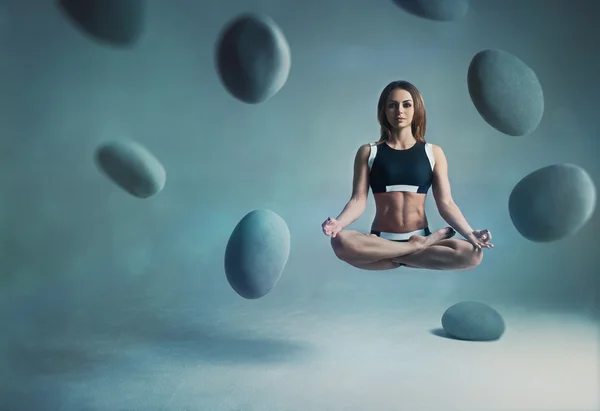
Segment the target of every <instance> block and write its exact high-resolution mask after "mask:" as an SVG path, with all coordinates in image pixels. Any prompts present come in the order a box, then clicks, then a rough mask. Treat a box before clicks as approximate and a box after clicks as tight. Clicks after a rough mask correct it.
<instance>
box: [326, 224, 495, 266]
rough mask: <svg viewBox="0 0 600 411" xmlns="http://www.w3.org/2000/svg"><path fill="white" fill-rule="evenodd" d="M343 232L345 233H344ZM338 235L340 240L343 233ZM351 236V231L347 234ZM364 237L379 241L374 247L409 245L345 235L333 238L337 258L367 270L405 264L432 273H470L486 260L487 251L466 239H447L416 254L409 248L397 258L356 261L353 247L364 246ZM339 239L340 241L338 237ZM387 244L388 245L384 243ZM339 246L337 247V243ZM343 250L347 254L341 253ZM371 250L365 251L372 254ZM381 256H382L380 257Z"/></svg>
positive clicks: (423, 248) (358, 234)
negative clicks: (479, 248)
mask: <svg viewBox="0 0 600 411" xmlns="http://www.w3.org/2000/svg"><path fill="white" fill-rule="evenodd" d="M342 232H343V231H342ZM342 232H340V233H338V237H339V236H340V234H341V233H342ZM347 233H348V232H347ZM357 236H364V237H369V238H373V237H375V239H377V240H378V241H377V242H375V243H373V245H383V244H386V245H388V246H389V245H390V244H388V243H392V244H407V243H398V242H394V241H390V240H385V239H382V238H379V237H377V236H374V235H371V234H362V233H359V232H350V234H349V235H344V237H345V238H344V237H342V238H341V239H340V240H341V241H340V240H338V241H337V242H334V239H332V246H333V248H334V251H335V252H336V255H337V256H338V258H340V259H341V260H343V261H345V262H347V263H348V264H350V265H352V266H354V267H356V268H360V269H363V270H391V269H395V268H398V267H400V266H402V265H404V266H407V267H411V268H422V269H428V270H469V269H472V268H474V267H476V266H478V265H479V264H480V263H481V261H482V259H483V252H482V251H481V250H478V249H476V248H475V247H473V245H472V244H471V243H469V242H468V241H465V240H459V239H454V238H446V239H441V240H437V241H436V242H435V243H433V244H430V245H428V246H425V247H422V248H420V249H417V250H416V251H413V252H408V250H409V249H407V250H404V251H405V253H404V254H402V255H400V254H399V255H397V256H393V257H389V256H386V257H383V258H378V259H377V258H376V259H374V260H373V259H372V260H371V261H365V259H364V258H363V259H362V260H361V259H359V258H356V257H357V256H356V255H354V253H352V250H353V247H352V244H356V245H360V244H361V243H363V242H364V241H362V240H363V239H362V238H361V237H357ZM338 237H336V238H338ZM382 241H383V242H387V243H382ZM336 243H337V244H336ZM348 243H350V244H348ZM340 249H342V250H344V251H345V252H344V251H340ZM392 250H394V248H393V247H389V248H388V249H386V251H387V252H390V251H392ZM368 251H369V250H365V252H368ZM379 256H381V254H379Z"/></svg>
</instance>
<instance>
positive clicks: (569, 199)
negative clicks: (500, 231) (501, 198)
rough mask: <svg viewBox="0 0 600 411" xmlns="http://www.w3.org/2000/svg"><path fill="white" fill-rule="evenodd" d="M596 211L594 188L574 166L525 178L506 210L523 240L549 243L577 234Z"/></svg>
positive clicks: (547, 169)
mask: <svg viewBox="0 0 600 411" xmlns="http://www.w3.org/2000/svg"><path fill="white" fill-rule="evenodd" d="M595 209H596V187H595V185H594V182H593V180H592V178H591V177H590V175H589V174H588V173H587V172H586V171H585V170H583V169H582V168H581V167H579V166H577V165H574V164H556V165H551V166H547V167H543V168H540V169H538V170H536V171H534V172H532V173H531V174H528V175H527V176H525V177H524V178H523V179H522V180H521V181H519V182H518V183H517V184H516V185H515V187H514V188H513V190H512V192H511V194H510V197H509V200H508V210H509V213H510V218H511V220H512V222H513V225H514V226H515V228H516V229H517V231H518V232H519V233H520V234H521V235H522V236H523V237H525V238H527V239H528V240H530V241H534V242H540V243H544V242H551V241H556V240H560V239H563V238H566V237H569V236H572V235H574V234H575V233H577V232H578V231H579V230H580V229H581V228H583V226H584V225H585V224H586V223H587V222H588V221H589V220H590V218H591V217H592V215H593V213H594V210H595Z"/></svg>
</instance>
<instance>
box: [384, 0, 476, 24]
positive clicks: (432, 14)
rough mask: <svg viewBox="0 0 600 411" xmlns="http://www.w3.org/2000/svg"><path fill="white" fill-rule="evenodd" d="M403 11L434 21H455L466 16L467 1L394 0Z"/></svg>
mask: <svg viewBox="0 0 600 411" xmlns="http://www.w3.org/2000/svg"><path fill="white" fill-rule="evenodd" d="M394 3H396V5H398V6H400V8H402V9H404V11H406V12H408V13H410V14H413V15H415V16H418V17H422V18H424V19H428V20H434V21H456V20H460V19H462V18H463V17H465V16H466V15H467V12H468V11H469V0H394Z"/></svg>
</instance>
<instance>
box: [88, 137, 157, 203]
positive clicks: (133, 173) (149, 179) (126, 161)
mask: <svg viewBox="0 0 600 411" xmlns="http://www.w3.org/2000/svg"><path fill="white" fill-rule="evenodd" d="M96 163H97V165H98V167H99V168H100V169H101V170H102V171H103V172H104V173H105V174H106V176H107V177H108V178H110V179H111V180H112V181H113V182H114V183H115V184H117V185H118V186H119V187H121V188H122V189H123V190H125V191H127V192H128V193H129V194H131V195H133V196H135V197H138V198H148V197H152V196H154V195H156V194H158V193H160V192H161V191H162V189H163V188H164V186H165V184H166V181H167V173H166V171H165V168H164V167H163V165H162V164H161V163H160V161H158V159H157V158H156V157H155V156H154V155H153V154H152V153H151V152H150V151H148V149H146V148H145V147H144V146H142V145H141V144H139V143H136V142H134V141H111V142H107V143H104V144H102V145H100V146H99V147H98V148H97V150H96Z"/></svg>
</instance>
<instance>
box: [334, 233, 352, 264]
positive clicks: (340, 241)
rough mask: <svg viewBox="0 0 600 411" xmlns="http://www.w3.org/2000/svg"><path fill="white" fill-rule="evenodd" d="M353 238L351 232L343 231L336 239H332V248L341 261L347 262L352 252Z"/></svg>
mask: <svg viewBox="0 0 600 411" xmlns="http://www.w3.org/2000/svg"><path fill="white" fill-rule="evenodd" d="M351 236H352V232H351V231H345V230H342V231H340V232H339V233H337V235H336V236H335V237H331V248H333V252H334V253H335V255H336V256H337V258H339V259H340V260H344V261H345V260H346V259H347V258H348V253H349V251H350V244H349V243H350V242H349V241H348V240H349V237H351Z"/></svg>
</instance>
